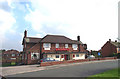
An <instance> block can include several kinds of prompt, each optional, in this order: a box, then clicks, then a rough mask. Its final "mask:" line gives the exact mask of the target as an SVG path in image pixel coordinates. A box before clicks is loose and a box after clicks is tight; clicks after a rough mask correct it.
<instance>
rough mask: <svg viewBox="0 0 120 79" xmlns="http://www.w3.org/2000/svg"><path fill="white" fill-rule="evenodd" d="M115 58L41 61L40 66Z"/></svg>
mask: <svg viewBox="0 0 120 79" xmlns="http://www.w3.org/2000/svg"><path fill="white" fill-rule="evenodd" d="M111 59H117V58H116V57H106V58H99V59H98V58H96V59H83V60H69V61H55V62H42V63H41V66H50V65H57V64H67V63H78V62H87V61H96V60H111Z"/></svg>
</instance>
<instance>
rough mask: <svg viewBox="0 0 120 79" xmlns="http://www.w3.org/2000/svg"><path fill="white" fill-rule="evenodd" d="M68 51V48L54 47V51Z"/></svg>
mask: <svg viewBox="0 0 120 79" xmlns="http://www.w3.org/2000/svg"><path fill="white" fill-rule="evenodd" d="M66 50H67V51H68V50H69V49H68V48H56V51H66Z"/></svg>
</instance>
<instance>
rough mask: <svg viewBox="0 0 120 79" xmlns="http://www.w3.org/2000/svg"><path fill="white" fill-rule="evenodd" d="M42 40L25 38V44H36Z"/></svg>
mask: <svg viewBox="0 0 120 79" xmlns="http://www.w3.org/2000/svg"><path fill="white" fill-rule="evenodd" d="M41 39H42V38H36V37H26V42H27V43H38V42H39V41H40V40H41Z"/></svg>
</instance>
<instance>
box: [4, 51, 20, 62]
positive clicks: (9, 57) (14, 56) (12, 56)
mask: <svg viewBox="0 0 120 79" xmlns="http://www.w3.org/2000/svg"><path fill="white" fill-rule="evenodd" d="M12 62H14V63H20V53H19V51H17V50H13V49H11V50H7V51H5V52H2V63H12Z"/></svg>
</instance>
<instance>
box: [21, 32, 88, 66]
mask: <svg viewBox="0 0 120 79" xmlns="http://www.w3.org/2000/svg"><path fill="white" fill-rule="evenodd" d="M22 45H23V54H24V55H23V57H22V58H23V59H24V62H25V63H26V64H33V63H37V62H38V61H39V60H40V59H42V58H44V57H51V58H54V59H55V60H58V61H64V60H73V59H74V60H77V59H85V54H86V53H87V50H86V49H87V44H83V43H82V42H81V41H80V36H78V37H77V40H72V39H70V38H68V37H65V36H62V35H46V36H44V37H43V38H34V37H27V31H25V32H24V38H23V42H22Z"/></svg>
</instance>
